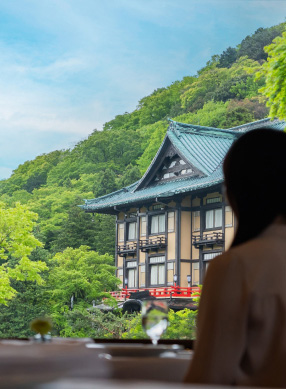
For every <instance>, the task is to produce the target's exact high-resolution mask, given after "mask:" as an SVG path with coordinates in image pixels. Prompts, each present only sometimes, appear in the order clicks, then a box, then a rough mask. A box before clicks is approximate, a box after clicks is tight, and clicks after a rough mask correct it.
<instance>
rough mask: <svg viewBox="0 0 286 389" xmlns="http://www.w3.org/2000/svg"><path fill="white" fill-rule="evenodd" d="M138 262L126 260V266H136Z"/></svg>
mask: <svg viewBox="0 0 286 389" xmlns="http://www.w3.org/2000/svg"><path fill="white" fill-rule="evenodd" d="M136 266H137V262H136V261H128V262H126V267H136Z"/></svg>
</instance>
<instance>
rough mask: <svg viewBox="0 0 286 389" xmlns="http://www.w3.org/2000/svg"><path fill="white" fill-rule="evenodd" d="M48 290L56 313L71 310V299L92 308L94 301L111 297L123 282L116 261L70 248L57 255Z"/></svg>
mask: <svg viewBox="0 0 286 389" xmlns="http://www.w3.org/2000/svg"><path fill="white" fill-rule="evenodd" d="M52 262H54V264H53V267H52V269H51V271H50V274H49V281H48V286H49V288H50V290H51V303H52V307H53V310H54V312H55V313H60V312H63V311H65V310H67V309H68V308H69V307H71V298H73V299H74V305H75V307H76V306H77V305H79V306H83V307H88V306H91V304H92V301H93V300H95V301H101V299H102V298H103V297H110V295H109V293H108V292H109V291H111V290H116V289H117V285H119V284H120V280H119V279H118V278H116V277H115V275H114V274H115V267H114V266H113V262H114V260H113V258H112V257H111V256H110V255H108V254H105V255H99V254H98V253H97V252H95V251H91V250H90V249H89V247H87V246H81V247H79V248H78V249H73V248H70V247H68V248H67V249H65V250H64V251H63V252H62V253H60V252H59V253H57V254H56V255H55V256H54V257H53V259H52Z"/></svg>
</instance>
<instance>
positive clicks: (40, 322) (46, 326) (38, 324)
mask: <svg viewBox="0 0 286 389" xmlns="http://www.w3.org/2000/svg"><path fill="white" fill-rule="evenodd" d="M30 328H31V330H32V331H34V332H36V333H37V334H41V335H42V336H43V335H45V334H47V333H48V332H50V331H51V329H52V322H51V320H50V319H49V318H48V317H39V318H37V319H34V320H32V321H31V323H30Z"/></svg>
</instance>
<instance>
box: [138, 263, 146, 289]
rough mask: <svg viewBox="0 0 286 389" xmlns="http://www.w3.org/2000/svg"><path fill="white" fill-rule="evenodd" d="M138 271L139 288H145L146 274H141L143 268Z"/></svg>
mask: <svg viewBox="0 0 286 389" xmlns="http://www.w3.org/2000/svg"><path fill="white" fill-rule="evenodd" d="M145 270H146V269H145ZM138 271H139V287H141V288H144V287H145V286H146V285H145V273H142V272H141V266H139V267H138Z"/></svg>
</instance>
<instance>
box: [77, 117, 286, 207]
mask: <svg viewBox="0 0 286 389" xmlns="http://www.w3.org/2000/svg"><path fill="white" fill-rule="evenodd" d="M261 127H268V128H273V129H284V128H285V122H283V121H279V120H274V121H270V119H263V120H259V121H256V122H252V123H248V124H244V125H242V126H237V127H233V128H231V129H227V130H222V129H219V128H212V127H203V126H198V125H193V124H186V123H179V122H175V121H172V120H170V125H169V128H168V131H167V134H166V136H165V138H164V140H163V142H162V144H161V146H160V148H159V150H158V152H157V154H156V155H155V157H154V159H153V161H152V162H151V164H150V166H149V167H148V169H147V171H146V172H145V174H144V175H143V177H142V178H141V180H139V181H138V182H135V183H134V184H132V185H130V186H128V187H125V188H122V189H120V190H118V191H116V192H113V193H110V194H108V195H105V196H102V197H99V198H96V199H93V200H85V204H84V205H81V208H83V209H84V210H85V211H86V212H101V213H116V212H115V210H114V207H118V208H120V206H121V207H124V206H127V205H128V206H131V205H132V204H134V205H136V204H142V203H146V202H148V201H155V199H157V200H158V199H161V201H163V200H162V199H170V198H173V197H174V196H176V195H178V194H183V193H187V192H194V191H197V190H201V189H204V188H208V187H212V186H215V185H218V184H221V183H222V182H223V173H222V163H223V159H224V157H225V155H226V153H227V151H228V149H229V148H230V146H231V144H232V143H233V142H234V140H235V139H237V138H238V137H239V136H240V135H241V134H242V133H244V132H246V131H249V130H252V129H256V128H261ZM170 147H173V148H174V149H175V151H176V153H177V154H178V155H179V156H180V157H181V158H182V159H184V160H185V161H187V162H188V163H189V164H190V165H191V166H194V167H195V168H196V169H197V170H198V171H200V172H201V173H202V174H200V175H195V176H190V177H183V176H179V177H176V178H174V179H172V180H168V181H164V180H163V181H159V182H154V180H153V181H152V177H154V174H155V173H156V171H157V170H158V169H159V168H160V166H161V164H162V162H163V159H164V156H165V155H166V152H167V151H168V148H170Z"/></svg>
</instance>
